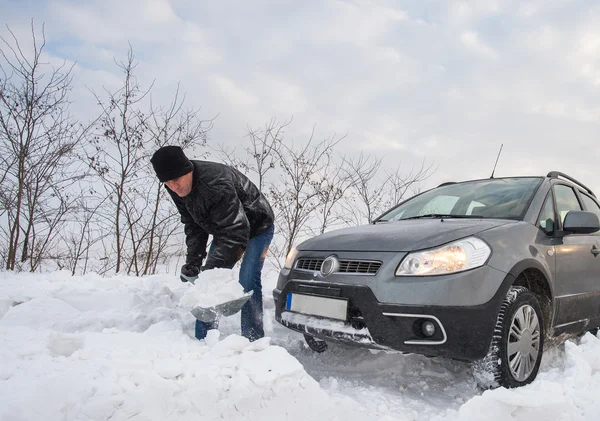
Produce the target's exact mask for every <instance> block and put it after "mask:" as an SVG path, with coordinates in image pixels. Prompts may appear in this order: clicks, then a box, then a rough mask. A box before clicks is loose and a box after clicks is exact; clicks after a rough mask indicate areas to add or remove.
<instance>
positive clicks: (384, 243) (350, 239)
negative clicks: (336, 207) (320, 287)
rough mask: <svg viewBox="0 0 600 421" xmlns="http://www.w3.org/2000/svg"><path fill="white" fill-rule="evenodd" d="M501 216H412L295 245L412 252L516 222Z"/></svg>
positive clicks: (325, 235) (350, 249)
mask: <svg viewBox="0 0 600 421" xmlns="http://www.w3.org/2000/svg"><path fill="white" fill-rule="evenodd" d="M515 222H516V221H512V220H500V219H443V220H441V219H412V220H407V221H392V222H385V223H379V224H376V225H362V226H358V227H350V228H343V229H338V230H335V231H330V232H326V233H324V234H321V235H319V236H317V237H314V238H311V239H310V240H307V241H304V242H303V243H301V244H300V245H298V247H297V248H298V250H315V251H317V250H318V251H398V252H402V251H406V252H408V251H415V250H422V249H427V248H431V247H436V246H439V245H442V244H446V243H449V242H451V241H455V240H459V239H461V238H465V237H468V236H470V235H474V234H477V233H479V232H482V231H485V230H489V229H491V228H495V227H499V226H501V225H506V224H511V223H515Z"/></svg>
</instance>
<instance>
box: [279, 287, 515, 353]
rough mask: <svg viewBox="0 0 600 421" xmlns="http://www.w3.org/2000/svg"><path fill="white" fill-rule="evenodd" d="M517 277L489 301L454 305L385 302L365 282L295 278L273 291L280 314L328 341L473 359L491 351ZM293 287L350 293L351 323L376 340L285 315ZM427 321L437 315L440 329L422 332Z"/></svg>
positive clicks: (314, 291)
mask: <svg viewBox="0 0 600 421" xmlns="http://www.w3.org/2000/svg"><path fill="white" fill-rule="evenodd" d="M513 281H514V278H513V277H512V276H511V275H508V276H507V279H505V282H504V283H503V284H502V287H501V288H500V289H499V290H498V292H497V293H496V295H495V296H494V297H493V298H492V300H490V301H489V302H487V303H485V304H482V305H477V306H464V307H449V306H408V305H397V304H391V303H382V302H379V301H378V300H377V299H376V297H375V295H374V294H373V292H372V291H371V289H370V288H369V287H367V286H364V285H348V284H330V283H320V282H315V281H309V282H307V281H296V280H291V281H289V282H287V283H286V285H285V287H284V289H283V290H282V291H280V290H277V289H275V290H274V291H273V298H274V301H275V319H276V320H277V321H278V322H279V323H281V324H282V325H284V326H286V327H288V328H290V329H293V330H296V331H298V332H301V333H308V334H310V335H312V336H315V337H317V338H320V339H323V340H327V341H334V342H343V343H350V344H352V345H355V346H361V347H367V348H375V349H392V350H397V351H401V352H407V353H414V354H423V355H429V356H440V357H446V358H453V359H458V360H465V361H473V360H477V359H480V358H483V357H484V356H485V355H486V354H487V352H488V349H489V346H490V342H491V340H492V335H493V333H494V328H495V325H496V320H497V316H498V311H499V310H500V305H501V303H502V300H503V299H504V296H505V295H506V292H507V291H508V288H509V287H510V285H511V284H512V283H513ZM288 293H299V294H305V295H316V296H321V297H337V298H340V297H341V298H346V299H348V301H349V306H348V321H347V322H346V325H347V326H348V327H353V328H355V329H356V330H357V331H358V330H360V329H362V328H365V327H366V328H367V329H368V332H369V334H370V339H371V340H370V341H369V340H366V338H365V337H364V335H353V334H340V333H339V332H336V331H334V330H326V329H315V328H314V327H311V326H310V325H309V324H308V323H307V324H305V325H300V324H297V323H291V322H290V321H287V320H283V319H282V312H285V304H286V297H287V295H288ZM384 313H386V314H387V315H386V314H384ZM423 321H431V322H432V323H434V325H435V327H436V333H435V334H434V335H433V336H432V337H430V338H426V337H425V336H424V335H423V334H422V333H421V330H420V326H421V324H422V322H423ZM438 321H439V322H440V323H441V324H442V326H440V325H439V323H438Z"/></svg>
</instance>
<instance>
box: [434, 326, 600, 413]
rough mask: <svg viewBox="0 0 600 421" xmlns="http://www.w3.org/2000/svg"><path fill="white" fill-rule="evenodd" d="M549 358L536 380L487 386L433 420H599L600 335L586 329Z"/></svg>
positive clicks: (551, 353) (547, 357) (552, 351)
mask: <svg viewBox="0 0 600 421" xmlns="http://www.w3.org/2000/svg"><path fill="white" fill-rule="evenodd" d="M561 348H562V347H561ZM556 354H563V355H558V356H556ZM553 355H554V359H552V357H553ZM544 358H545V359H546V360H548V359H550V361H545V364H544V366H545V367H543V368H544V369H543V370H541V371H540V373H539V374H538V376H537V379H536V380H535V381H534V382H533V383H532V384H530V385H527V386H525V387H521V388H518V389H504V388H499V389H495V390H489V391H485V392H484V393H483V394H482V395H481V396H476V397H474V398H472V399H471V400H469V401H468V402H467V403H466V404H464V405H463V406H462V407H461V408H460V409H459V410H458V411H448V412H447V413H445V414H444V415H443V416H438V417H435V418H433V420H457V421H458V420H460V421H475V420H481V419H482V415H485V416H484V418H485V419H486V420H488V421H501V420H502V421H504V420H515V421H529V420H533V419H543V420H561V421H568V420H573V421H575V420H590V421H591V420H598V419H600V415H599V414H598V405H599V404H600V397H599V392H600V339H598V338H597V337H595V336H594V335H592V334H591V333H587V334H585V335H584V336H583V337H582V338H581V340H580V344H579V345H576V344H575V343H574V342H573V341H567V342H566V343H565V344H564V353H563V352H562V351H559V349H554V350H551V351H550V352H549V353H548V356H545V357H544Z"/></svg>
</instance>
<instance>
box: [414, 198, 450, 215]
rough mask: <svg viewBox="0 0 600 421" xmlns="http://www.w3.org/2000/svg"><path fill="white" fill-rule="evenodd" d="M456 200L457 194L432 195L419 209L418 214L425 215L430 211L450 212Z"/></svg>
mask: <svg viewBox="0 0 600 421" xmlns="http://www.w3.org/2000/svg"><path fill="white" fill-rule="evenodd" d="M456 202H458V196H438V197H434V198H433V199H431V200H430V201H429V203H427V204H426V205H425V206H423V208H422V209H421V210H420V211H419V213H418V215H427V214H430V213H445V214H449V213H452V209H453V208H454V205H456Z"/></svg>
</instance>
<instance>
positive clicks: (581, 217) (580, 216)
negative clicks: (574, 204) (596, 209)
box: [563, 211, 600, 234]
mask: <svg viewBox="0 0 600 421" xmlns="http://www.w3.org/2000/svg"><path fill="white" fill-rule="evenodd" d="M599 230H600V221H599V220H598V215H596V214H595V213H593V212H586V211H569V212H567V216H566V217H565V222H564V223H563V231H566V232H568V233H571V234H592V233H594V232H596V231H599Z"/></svg>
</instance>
